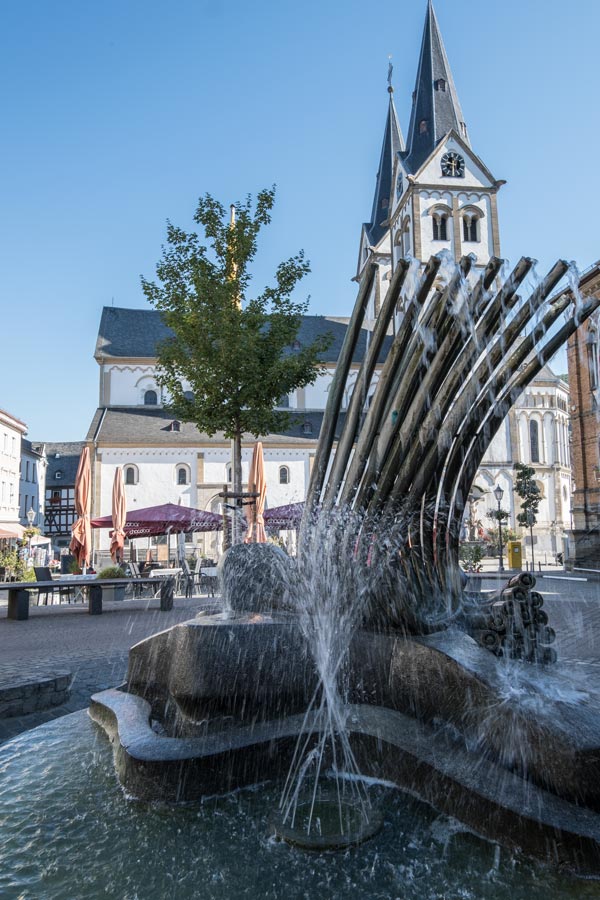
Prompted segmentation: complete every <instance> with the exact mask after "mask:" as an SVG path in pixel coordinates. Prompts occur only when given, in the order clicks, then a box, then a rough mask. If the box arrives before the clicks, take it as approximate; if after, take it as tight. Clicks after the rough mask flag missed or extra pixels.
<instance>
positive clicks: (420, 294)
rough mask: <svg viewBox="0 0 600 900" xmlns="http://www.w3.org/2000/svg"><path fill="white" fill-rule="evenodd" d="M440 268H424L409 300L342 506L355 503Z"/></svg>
mask: <svg viewBox="0 0 600 900" xmlns="http://www.w3.org/2000/svg"><path fill="white" fill-rule="evenodd" d="M440 265H441V260H440V259H438V258H437V257H431V259H430V260H429V262H428V263H427V265H426V267H425V271H424V273H423V276H422V279H421V282H420V285H419V288H418V290H417V291H416V292H415V294H414V295H413V297H411V298H410V299H409V302H408V304H407V308H406V310H405V314H404V316H403V318H402V321H401V323H400V326H399V328H398V332H397V334H396V337H395V338H394V340H393V343H392V346H391V348H390V352H389V353H388V355H387V357H386V360H385V362H384V364H383V368H382V370H381V374H380V376H379V381H378V383H377V390H376V391H375V394H374V396H373V400H372V402H371V405H370V407H369V409H368V410H367V415H366V417H365V421H364V423H363V427H362V428H361V430H360V433H359V436H358V439H357V443H356V447H355V448H354V453H353V455H352V458H351V460H350V465H349V467H348V470H347V472H346V478H345V482H344V486H343V488H342V492H341V495H340V499H339V502H340V504H342V505H349V504H351V503H352V501H353V500H354V496H355V494H356V491H357V489H358V486H359V484H360V481H361V479H362V477H363V475H364V473H365V465H366V463H367V460H368V459H369V455H370V453H371V449H372V446H373V443H374V441H375V437H376V435H377V432H378V429H379V425H380V420H381V416H382V414H383V412H384V409H385V405H386V403H387V400H388V396H389V393H390V390H391V387H392V384H393V381H394V379H395V376H396V372H397V370H398V367H399V365H400V364H401V361H402V358H403V354H404V351H405V349H406V342H407V340H408V338H409V336H410V334H411V333H412V330H413V327H414V322H415V320H416V317H417V315H418V312H419V309H420V308H421V304H422V303H423V302H424V300H425V298H426V297H427V295H428V294H429V291H430V290H431V286H432V284H433V282H434V280H435V277H436V275H437V273H438V271H439V268H440Z"/></svg>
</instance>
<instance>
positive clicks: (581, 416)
mask: <svg viewBox="0 0 600 900" xmlns="http://www.w3.org/2000/svg"><path fill="white" fill-rule="evenodd" d="M579 289H580V292H581V295H582V298H583V299H585V298H586V297H588V296H591V295H592V294H596V295H597V294H598V292H599V291H600V263H596V264H595V265H594V266H592V267H591V269H589V270H588V271H587V272H585V273H584V274H583V276H582V278H581V282H580V286H579ZM599 334H600V314H599V313H595V314H594V315H592V316H591V317H590V318H589V319H588V320H587V321H586V322H585V323H584V324H583V325H582V326H581V327H580V328H579V329H578V330H577V331H576V332H575V334H574V335H573V336H572V337H571V338H570V340H569V343H568V347H567V360H568V366H569V383H570V385H571V408H570V413H571V427H572V457H573V484H574V489H573V531H572V540H571V545H570V548H569V559H570V561H571V563H572V564H573V565H574V566H578V567H581V568H588V567H590V568H595V569H598V568H600V394H599V390H600V368H599V353H598V342H599Z"/></svg>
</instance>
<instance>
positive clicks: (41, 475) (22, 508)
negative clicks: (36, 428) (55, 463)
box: [19, 437, 47, 531]
mask: <svg viewBox="0 0 600 900" xmlns="http://www.w3.org/2000/svg"><path fill="white" fill-rule="evenodd" d="M46 466H47V460H46V448H45V446H44V444H32V443H31V441H28V440H27V439H26V438H24V437H22V438H21V477H20V479H19V513H20V522H21V525H23V526H24V527H27V526H28V525H29V517H28V513H30V510H33V512H34V514H35V517H32V516H31V514H30V517H31V518H32V525H33V526H34V527H35V528H39V529H40V531H43V530H44V500H45V495H46Z"/></svg>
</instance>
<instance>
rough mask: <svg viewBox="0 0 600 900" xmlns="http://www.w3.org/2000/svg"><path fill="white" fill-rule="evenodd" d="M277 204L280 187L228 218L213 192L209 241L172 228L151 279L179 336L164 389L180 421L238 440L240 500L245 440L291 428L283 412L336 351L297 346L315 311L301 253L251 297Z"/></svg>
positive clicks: (207, 200) (163, 364)
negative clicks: (254, 270) (299, 291)
mask: <svg viewBox="0 0 600 900" xmlns="http://www.w3.org/2000/svg"><path fill="white" fill-rule="evenodd" d="M274 200H275V189H274V188H273V189H271V190H263V191H260V192H259V194H258V195H257V198H256V203H255V204H253V202H252V198H251V197H250V196H248V197H247V198H246V200H245V202H243V203H240V202H238V203H236V204H235V205H232V207H231V217H229V216H227V214H226V210H225V207H223V206H222V205H221V203H219V202H218V201H217V200H215V199H214V198H213V197H211V196H210V195H209V194H205V195H204V196H203V197H201V198H200V200H199V202H198V207H197V209H196V213H195V215H194V221H195V222H196V223H197V224H198V225H201V226H202V229H203V232H204V237H203V238H202V239H201V238H200V237H199V235H198V234H196V233H195V232H191V233H186V232H185V231H184V230H182V229H181V228H178V227H177V226H175V225H173V224H172V223H171V222H168V223H167V244H166V246H165V247H163V253H162V258H161V260H160V261H159V263H158V264H157V266H156V274H157V276H158V281H157V282H153V281H148V280H146V279H145V278H143V277H142V288H143V291H144V293H145V295H146V297H147V298H148V300H149V301H150V303H151V304H152V305H153V306H154V307H155V308H156V309H158V310H160V312H161V315H162V318H163V321H164V322H165V324H166V325H168V326H169V328H170V329H171V331H172V332H173V336H172V337H170V338H168V339H167V340H165V341H164V342H162V344H161V345H160V346H159V348H158V371H157V380H158V383H159V384H160V385H161V387H163V388H164V389H165V390H166V392H167V394H168V396H169V398H170V399H169V408H170V409H171V410H172V411H173V413H174V415H176V416H177V418H179V419H181V420H183V421H188V422H193V423H194V424H195V425H196V426H197V427H198V429H199V430H200V431H204V432H206V433H207V434H208V435H210V436H212V435H214V434H215V433H216V432H218V431H222V432H223V433H224V435H225V437H227V438H230V439H231V440H232V447H233V492H234V494H239V493H240V492H241V486H242V464H241V445H242V435H243V434H244V433H245V432H247V433H250V434H252V435H254V437H257V438H258V437H260V436H261V435H265V434H268V433H270V432H273V431H278V430H281V429H284V428H286V427H288V426H289V424H290V414H289V413H288V412H286V411H284V410H278V409H276V408H275V407H276V406H277V404H278V401H279V400H280V398H281V397H282V396H285V395H286V394H289V393H290V392H291V391H293V390H295V389H297V388H301V387H305V386H306V385H307V384H310V383H311V382H313V381H314V380H315V378H316V377H317V375H318V374H319V373H320V372H322V371H323V368H324V367H323V365H322V363H321V362H320V354H321V353H322V352H323V351H324V350H326V349H327V347H328V346H329V343H330V337H329V336H320V337H318V338H317V339H316V340H315V341H313V343H312V344H309V345H305V346H298V345H297V344H295V340H296V336H297V334H298V329H299V327H300V324H301V318H302V315H303V314H304V313H305V312H306V310H307V309H308V300H307V301H305V302H294V301H292V299H291V294H292V293H293V291H294V288H295V287H296V285H297V284H298V282H299V281H300V280H301V279H302V278H303V277H304V276H305V275H306V274H307V273H308V272H309V271H310V267H309V264H308V262H307V261H306V260H305V258H304V252H303V251H302V250H301V251H299V253H297V254H296V255H295V256H292V257H290V259H287V260H285V261H284V262H282V263H280V264H279V266H278V267H277V269H276V271H275V276H274V285H273V286H271V287H266V288H265V289H264V290H263V291H262V293H260V294H258V296H256V297H253V298H249V297H248V291H249V288H250V282H251V277H252V276H251V273H250V271H249V265H250V263H251V262H252V260H253V259H254V257H255V255H256V251H257V239H258V235H259V233H260V231H261V229H262V228H263V227H264V226H265V225H268V224H269V222H270V221H271V210H272V208H273V204H274ZM204 240H206V241H207V243H208V244H209V246H208V247H207V246H206V244H205V243H203V241H204Z"/></svg>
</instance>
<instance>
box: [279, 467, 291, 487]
mask: <svg viewBox="0 0 600 900" xmlns="http://www.w3.org/2000/svg"><path fill="white" fill-rule="evenodd" d="M289 483H290V470H289V467H288V466H279V484H289Z"/></svg>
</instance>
